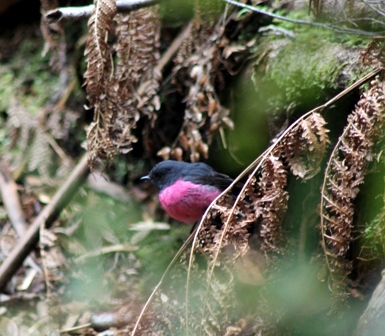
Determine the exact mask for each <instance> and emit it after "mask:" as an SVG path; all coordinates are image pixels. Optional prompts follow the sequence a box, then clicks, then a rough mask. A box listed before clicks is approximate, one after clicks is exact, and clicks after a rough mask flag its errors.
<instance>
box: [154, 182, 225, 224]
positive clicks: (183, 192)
mask: <svg viewBox="0 0 385 336" xmlns="http://www.w3.org/2000/svg"><path fill="white" fill-rule="evenodd" d="M220 193H221V191H220V190H218V189H217V188H215V187H213V186H208V185H199V184H194V183H192V182H189V181H182V180H178V181H177V182H175V183H174V184H173V185H172V186H169V187H167V188H165V189H164V190H163V191H162V192H161V193H160V194H159V201H160V203H161V205H162V207H163V209H164V210H165V211H166V212H167V213H168V214H169V215H170V216H171V217H172V218H174V219H176V220H178V221H181V222H184V223H194V222H196V221H197V220H199V219H200V218H201V217H202V216H203V214H204V213H205V211H206V209H207V207H208V206H209V205H210V204H211V202H212V201H213V200H214V199H215V198H216V197H217V196H218V195H219V194H220Z"/></svg>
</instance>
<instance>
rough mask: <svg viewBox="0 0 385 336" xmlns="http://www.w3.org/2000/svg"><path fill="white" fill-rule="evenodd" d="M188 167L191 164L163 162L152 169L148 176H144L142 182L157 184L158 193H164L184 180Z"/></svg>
mask: <svg viewBox="0 0 385 336" xmlns="http://www.w3.org/2000/svg"><path fill="white" fill-rule="evenodd" d="M188 167H189V164H188V163H186V162H180V161H173V160H167V161H162V162H160V163H158V164H157V165H156V166H155V167H154V168H152V169H151V171H150V173H149V174H148V175H146V176H143V177H142V178H141V180H150V181H151V182H153V183H154V184H155V186H156V187H157V189H158V191H162V190H163V189H164V188H167V187H169V186H170V185H172V184H174V183H175V182H176V181H177V180H179V179H181V178H183V177H184V175H185V173H186V169H188Z"/></svg>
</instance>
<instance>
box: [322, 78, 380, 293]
mask: <svg viewBox="0 0 385 336" xmlns="http://www.w3.org/2000/svg"><path fill="white" fill-rule="evenodd" d="M384 116H385V87H384V83H383V82H381V81H380V80H378V79H376V80H373V81H372V82H371V83H370V86H369V88H368V89H367V90H366V91H365V92H364V93H363V94H362V96H361V99H360V100H359V102H358V104H357V106H356V108H355V110H354V111H353V113H352V114H350V115H349V117H348V124H347V126H346V127H345V129H344V132H343V134H342V136H341V137H340V138H339V140H338V142H337V144H336V146H335V147H334V150H333V152H332V154H331V156H330V159H329V162H328V165H327V168H326V171H325V177H324V182H323V187H322V198H321V232H322V239H323V249H324V254H325V260H326V265H327V267H328V271H329V278H330V282H331V286H330V288H331V290H332V292H333V293H334V294H335V295H336V296H338V295H341V296H342V297H344V294H347V293H346V289H345V288H346V285H345V279H346V277H347V276H348V275H349V273H350V271H351V262H350V261H349V260H348V258H347V252H348V250H349V248H350V243H351V242H352V240H353V235H352V229H353V215H354V206H353V200H354V199H355V198H356V196H357V194H358V192H359V185H360V184H362V183H363V181H364V177H365V174H366V168H367V165H368V163H369V162H370V161H372V159H373V153H372V148H373V145H374V143H375V141H376V139H377V137H378V136H379V133H380V130H381V129H382V127H383V125H384Z"/></svg>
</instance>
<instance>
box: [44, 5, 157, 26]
mask: <svg viewBox="0 0 385 336" xmlns="http://www.w3.org/2000/svg"><path fill="white" fill-rule="evenodd" d="M158 2H159V0H118V1H117V2H116V9H117V11H118V13H128V12H131V11H134V10H137V9H140V8H144V7H149V6H153V5H155V4H157V3H158ZM94 7H95V6H94V5H89V6H82V7H59V8H56V9H52V10H49V11H48V12H47V13H45V19H46V20H47V21H48V23H55V22H59V21H72V20H78V19H82V18H86V17H89V16H91V14H92V11H93V9H94Z"/></svg>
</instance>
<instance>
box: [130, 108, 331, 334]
mask: <svg viewBox="0 0 385 336" xmlns="http://www.w3.org/2000/svg"><path fill="white" fill-rule="evenodd" d="M304 125H305V126H306V127H305V126H304ZM324 125H325V122H324V121H323V119H322V117H321V116H320V115H316V114H313V113H308V114H306V115H304V116H303V117H302V118H300V119H299V120H298V121H296V122H295V123H294V124H293V125H291V126H290V127H289V128H288V129H287V130H286V132H285V133H284V134H283V135H281V137H280V138H279V139H277V141H276V142H275V143H274V144H273V145H272V146H271V147H270V148H269V149H268V150H266V151H265V153H263V155H261V156H260V157H259V158H258V159H257V160H256V161H255V162H253V163H252V164H251V165H250V166H249V167H248V168H247V169H246V170H245V171H244V173H242V174H241V176H240V177H239V178H238V179H237V180H236V181H234V183H233V185H232V186H230V187H229V188H228V189H227V190H226V191H225V192H224V193H223V194H222V195H220V196H219V197H218V198H217V199H216V200H215V201H214V202H213V203H212V204H211V206H210V207H209V209H208V210H207V211H206V214H205V215H204V216H203V218H202V221H201V223H200V225H199V227H198V228H197V231H196V233H195V235H194V236H193V237H191V236H190V238H189V239H190V240H193V245H192V247H191V249H190V250H189V251H183V252H181V253H182V254H181V255H177V256H176V257H175V258H176V259H174V261H175V260H179V264H178V267H179V268H178V269H177V270H175V271H174V272H173V273H172V275H171V278H170V281H168V283H167V285H168V286H167V288H164V289H159V287H160V284H161V283H160V284H159V285H158V287H157V289H156V290H155V291H154V292H153V294H152V295H151V297H150V299H149V301H148V302H147V304H146V306H145V308H144V310H143V311H142V313H141V315H140V317H139V319H138V320H137V324H136V327H135V331H139V332H140V334H143V335H147V334H148V335H151V334H152V333H157V334H159V333H165V334H167V333H171V334H173V333H174V334H181V333H186V334H189V333H190V334H205V335H206V334H207V335H218V334H225V331H226V330H227V328H228V327H229V326H232V325H234V324H235V321H237V319H239V318H241V316H238V315H237V314H238V313H239V310H238V309H237V304H240V305H241V304H242V303H241V302H237V298H236V295H234V294H235V293H234V286H235V284H236V280H237V274H238V273H239V267H237V261H238V260H239V261H240V262H242V259H241V258H242V257H244V256H247V254H248V253H250V252H254V250H251V249H250V247H253V248H255V247H256V246H250V235H251V233H253V234H254V235H257V236H258V243H257V246H262V249H263V250H264V251H265V255H266V256H267V257H268V258H269V257H270V256H274V257H276V256H277V255H278V254H283V253H284V252H285V243H286V240H285V237H284V231H283V228H282V222H283V218H284V216H285V212H286V209H287V202H288V194H287V191H286V190H285V188H286V183H287V175H288V172H289V166H288V162H289V161H290V160H291V159H293V157H295V155H292V156H290V157H289V156H288V155H287V154H285V148H284V146H286V145H287V144H292V146H295V145H296V144H295V141H300V140H301V141H305V140H303V139H313V142H314V143H315V144H312V145H309V146H307V147H306V146H303V149H302V151H301V152H298V153H301V155H303V156H304V158H306V157H307V156H306V154H307V153H306V152H305V150H306V149H307V150H308V151H316V152H317V155H319V156H322V155H323V154H324V153H323V151H324V149H325V148H326V143H327V141H328V140H327V130H326V129H325V128H324ZM321 143H322V145H321ZM297 147H298V148H301V146H300V145H299V144H297ZM317 150H318V151H317ZM309 155H310V154H309ZM310 157H315V154H313V153H312V154H311V155H310ZM304 160H305V159H304ZM309 166H310V167H311V166H312V165H311V164H309V163H306V162H305V168H303V167H302V168H301V169H302V170H303V171H305V170H306V169H307V168H306V167H309ZM251 170H252V172H251V173H250V175H249V176H248V179H247V181H246V182H245V183H244V184H243V186H242V187H241V186H240V185H239V179H241V178H242V177H243V176H244V175H246V174H247V173H248V172H249V171H251ZM235 186H236V188H237V189H238V188H240V189H241V190H240V193H239V194H238V196H234V194H232V193H231V190H232V189H233V188H235ZM251 256H254V257H255V259H253V261H252V262H254V263H255V264H257V266H256V267H257V268H258V269H257V271H256V272H254V278H253V279H252V283H253V284H254V285H258V284H259V285H260V284H262V283H263V282H264V281H263V276H261V274H265V273H266V264H265V262H261V263H259V262H258V260H257V259H258V257H256V255H255V253H254V254H253V253H252V254H251ZM259 258H262V259H263V257H262V256H260V257H259ZM254 271H255V270H254ZM186 272H187V281H183V280H185V277H186ZM163 278H164V277H163ZM163 278H162V279H163ZM161 281H162V280H161ZM181 292H182V293H185V296H184V297H183V296H182V295H180V293H181ZM153 299H154V302H153V303H152V306H151V309H147V308H148V307H150V302H151V300H153ZM263 327H264V326H263V323H262V325H261V326H260V328H261V329H263ZM258 328H259V327H258Z"/></svg>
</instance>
